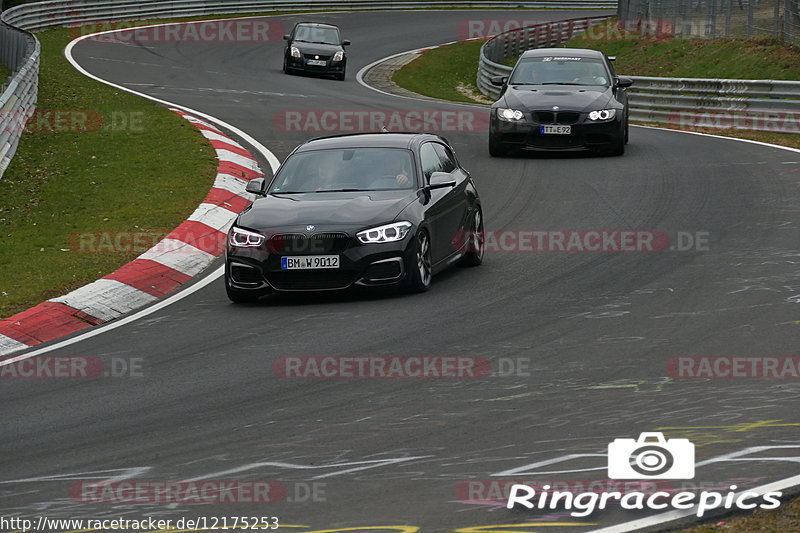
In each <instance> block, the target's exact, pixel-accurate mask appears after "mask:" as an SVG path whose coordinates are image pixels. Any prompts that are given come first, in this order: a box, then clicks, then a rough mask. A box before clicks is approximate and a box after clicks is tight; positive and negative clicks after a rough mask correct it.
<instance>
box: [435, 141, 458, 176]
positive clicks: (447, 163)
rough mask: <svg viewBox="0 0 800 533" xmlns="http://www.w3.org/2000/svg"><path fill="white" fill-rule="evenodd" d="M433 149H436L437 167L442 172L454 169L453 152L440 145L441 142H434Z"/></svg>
mask: <svg viewBox="0 0 800 533" xmlns="http://www.w3.org/2000/svg"><path fill="white" fill-rule="evenodd" d="M433 148H434V150H436V155H437V157H438V158H439V167H440V168H441V169H442V172H452V171H454V170H455V169H456V161H455V158H454V157H453V154H452V153H451V152H450V150H449V149H448V148H447V147H446V146H444V145H442V144H438V143H437V144H434V145H433Z"/></svg>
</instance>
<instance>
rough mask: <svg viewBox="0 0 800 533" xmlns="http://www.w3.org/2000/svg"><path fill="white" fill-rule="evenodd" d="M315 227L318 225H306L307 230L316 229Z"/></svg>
mask: <svg viewBox="0 0 800 533" xmlns="http://www.w3.org/2000/svg"><path fill="white" fill-rule="evenodd" d="M315 227H316V226H312V225H311V224H309V225H308V226H306V231H314V228H315Z"/></svg>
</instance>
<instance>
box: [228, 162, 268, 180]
mask: <svg viewBox="0 0 800 533" xmlns="http://www.w3.org/2000/svg"><path fill="white" fill-rule="evenodd" d="M218 172H219V173H220V174H230V175H231V176H235V177H237V178H242V179H244V180H247V181H250V180H252V179H255V178H262V177H264V174H262V173H261V172H257V171H255V170H252V169H250V168H247V167H243V166H242V165H239V164H237V163H233V162H231V161H220V162H219V169H218Z"/></svg>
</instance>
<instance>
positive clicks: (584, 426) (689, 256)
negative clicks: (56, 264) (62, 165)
mask: <svg viewBox="0 0 800 533" xmlns="http://www.w3.org/2000/svg"><path fill="white" fill-rule="evenodd" d="M530 13H534V14H535V16H536V18H553V19H562V18H570V17H573V16H580V15H584V14H587V13H586V12H581V13H580V14H578V15H576V14H575V13H567V12H557V11H547V12H527V13H525V17H524V18H533V15H531V14H530ZM308 18H309V17H308V16H287V17H275V18H272V19H270V20H271V21H273V22H275V21H280V22H282V23H283V24H284V25H285V26H286V28H287V32H288V29H290V28H291V26H292V25H293V24H294V22H296V21H298V20H305V19H308ZM492 18H500V19H504V18H505V19H507V18H520V12H519V11H518V12H513V11H511V12H505V13H504V12H489V11H479V12H466V11H441V12H438V11H436V12H425V13H414V12H400V13H393V12H378V13H352V14H345V13H339V14H324V15H314V16H313V19H316V20H322V21H326V22H333V23H335V24H337V25H339V26H340V28H341V29H342V33H343V37H344V38H346V39H350V40H352V42H353V44H352V46H351V47H349V48H348V54H349V56H348V57H349V62H348V76H347V80H346V81H344V82H338V81H334V80H330V79H318V78H313V77H305V76H287V75H284V74H283V73H282V72H281V71H280V67H281V53H282V50H283V41H277V40H276V41H273V42H268V43H263V42H227V43H197V42H192V43H175V42H160V43H148V44H147V45H146V46H145V45H136V44H132V43H104V42H92V41H89V40H87V41H83V42H81V43H80V44H78V45H77V46H76V47H75V49H74V56H75V58H76V59H77V61H78V62H79V63H80V64H81V65H82V66H83V67H84V68H85V69H86V70H88V71H89V72H91V73H92V74H94V75H96V76H99V77H101V78H104V79H107V80H109V81H112V82H114V83H117V84H121V85H123V86H126V87H129V88H131V89H133V90H136V91H140V92H143V93H146V94H148V95H151V96H154V97H156V98H160V99H164V100H167V101H170V102H174V103H178V104H182V105H185V106H187V107H190V108H192V109H195V110H198V111H201V112H203V113H207V114H209V115H213V116H215V117H218V118H220V119H222V120H224V121H227V122H228V123H230V124H232V125H234V126H236V127H237V128H239V129H241V130H243V131H245V132H247V133H249V134H250V135H251V136H253V137H254V138H256V139H257V140H258V141H259V142H261V143H262V144H263V145H265V146H266V147H268V148H269V149H270V150H271V151H272V152H273V153H274V154H275V155H276V156H277V157H278V158H279V159H281V160H282V159H283V158H284V157H285V156H286V155H287V154H288V153H289V151H290V150H291V149H292V148H293V147H294V146H296V145H297V144H298V143H300V142H302V141H303V140H305V139H308V138H310V137H314V136H319V135H324V134H325V133H326V132H316V131H280V129H282V128H281V127H280V124H281V119H280V117H283V116H285V113H286V112H287V111H308V110H312V111H314V112H317V111H318V112H320V113H322V112H324V111H328V110H337V111H359V110H361V111H363V110H369V111H376V112H384V113H389V114H390V113H392V112H394V111H409V110H411V111H415V110H416V111H422V110H439V111H444V110H450V111H453V110H455V111H469V112H472V113H475V116H476V117H478V116H480V115H481V114H482V113H483V114H485V113H487V111H485V110H483V109H480V108H476V107H469V106H457V105H448V104H442V103H436V102H430V101H427V102H422V101H416V100H411V99H405V98H398V97H393V96H389V95H384V94H381V93H378V92H375V91H372V90H370V89H368V88H366V87H363V86H361V85H359V84H358V83H357V82H356V79H355V78H356V76H355V74H356V72H357V71H358V70H359V69H361V68H362V67H363V66H365V65H367V64H369V63H372V62H373V61H376V60H378V59H380V58H383V57H386V56H389V55H392V54H395V53H398V52H402V51H405V50H410V49H414V48H419V47H424V46H431V45H435V44H439V43H443V42H447V41H452V40H455V39H458V38H459V37H461V35H459V30H458V28H459V23H461V24H463V23H464V20H465V19H466V20H471V19H492ZM462 27H463V26H462ZM281 33H283V32H281ZM623 74H624V73H623ZM276 117H278V118H277V119H276ZM284 124H285V123H284ZM477 129H478V131H464V130H467V128H462V129H461V130H459V128H455V129H454V131H445V132H443V135H445V136H446V137H447V138H448V139H449V140H450V141H451V142H452V143H453V144H454V146H455V148H456V150H457V155H458V156H459V158H460V160H461V162H462V164H463V165H464V166H465V167H466V168H467V169H468V170H469V171H470V172H471V173H472V174H473V176H474V177H475V179H476V181H477V184H478V188H479V191H480V193H481V196H482V200H483V207H484V213H485V220H486V229H487V231H489V232H492V233H493V234H494V235H501V236H502V235H510V236H512V237H513V236H515V235H519V232H526V231H531V230H551V231H568V230H595V231H613V230H641V231H661V232H664V233H665V234H666V235H668V236H669V237H670V246H671V249H665V250H663V251H653V252H648V253H640V252H622V253H613V252H608V253H600V252H553V253H547V252H532V251H526V249H524V246H519V247H517V248H518V249H516V250H511V249H509V248H508V247H506V246H505V245H503V244H502V243H499V244H498V245H497V246H495V247H494V248H492V247H490V249H489V250H488V251H487V254H486V259H485V262H484V264H483V265H482V266H481V267H478V268H472V269H467V268H454V269H451V270H449V271H447V272H446V273H443V274H442V275H440V276H438V277H436V278H434V283H433V287H432V289H431V290H430V291H429V292H427V293H424V294H421V295H413V296H412V295H404V294H398V293H396V292H392V291H384V292H379V293H376V294H371V293H366V294H364V293H346V294H334V295H330V294H325V295H303V296H281V297H273V298H268V299H267V300H265V301H263V302H260V303H259V304H254V305H233V304H231V303H230V302H229V301H228V299H227V298H226V296H225V291H224V287H223V284H222V280H221V279H217V280H215V281H213V282H212V283H210V284H209V285H207V286H206V287H204V288H202V289H201V290H198V291H196V292H194V293H192V294H190V295H189V296H187V297H185V298H183V299H181V300H179V301H177V302H175V303H173V304H172V305H170V306H168V307H165V308H163V309H161V310H159V311H157V312H155V313H152V314H150V315H148V316H145V317H143V318H141V319H139V320H136V321H133V322H132V323H130V324H127V325H124V326H122V327H118V328H116V329H113V330H111V331H109V332H108V333H104V334H100V335H96V336H93V337H91V338H88V339H85V340H81V341H79V342H76V343H73V344H71V345H68V346H64V347H61V348H58V349H56V350H54V351H51V352H49V353H48V354H47V355H48V356H64V357H66V356H93V357H99V358H101V359H102V360H103V361H104V362H105V363H106V365H107V368H112V366H113V365H117V366H120V365H126V364H127V365H128V366H129V367H130V365H141V366H140V368H139V367H137V368H139V370H138V371H136V372H127V373H126V372H125V371H123V370H120V372H119V373H121V374H124V375H123V376H119V377H108V378H98V379H92V380H80V379H71V380H70V379H65V380H58V379H36V380H25V379H4V380H3V381H2V386H0V405H1V406H2V412H3V424H2V426H0V427H1V429H0V515H3V516H10V515H15V516H25V517H40V516H47V517H48V518H116V517H124V518H131V519H135V518H142V517H157V518H164V519H166V518H170V519H177V518H180V517H194V518H196V517H198V516H205V517H209V519H210V518H211V517H234V516H248V517H252V516H257V517H261V516H275V517H278V518H279V519H280V523H281V524H284V525H295V526H304V527H294V528H287V527H282V529H281V530H285V531H300V532H307V531H327V530H354V529H347V528H361V529H357V530H358V531H374V532H380V533H383V532H384V531H412V532H413V531H415V530H414V529H413V528H414V527H418V528H420V529H419V531H421V532H450V531H455V530H461V531H476V529H474V528H477V527H479V526H492V525H499V524H525V523H527V524H533V523H538V524H539V525H538V526H533V525H531V526H527V527H517V528H513V527H512V526H506V527H505V528H497V527H494V528H485V529H480V531H500V530H504V531H508V530H511V531H589V530H594V529H598V528H600V527H602V526H610V525H614V524H620V523H624V522H627V521H630V520H634V519H638V518H642V517H644V516H647V514H646V513H643V512H636V511H628V510H623V509H620V508H619V507H618V506H614V505H611V506H609V508H608V509H606V510H604V511H598V512H596V513H594V514H592V515H591V516H588V517H582V518H580V517H574V516H570V514H569V512H568V511H565V510H564V509H554V510H544V511H542V510H536V509H534V510H532V511H526V510H517V509H514V510H507V509H505V506H504V503H505V502H504V499H503V498H502V497H498V496H497V493H496V491H497V488H498V487H500V486H501V485H502V484H503V483H504V482H506V481H508V480H514V481H522V480H525V481H532V480H537V482H544V481H551V482H557V481H563V482H572V483H573V484H574V483H576V482H579V483H582V484H583V485H588V484H589V482H590V481H591V480H601V481H603V482H604V483H605V482H607V475H606V458H605V456H604V454H605V453H606V447H607V445H608V444H609V443H610V442H612V441H614V439H617V438H635V437H637V436H638V435H639V433H640V432H653V431H663V432H664V433H665V435H666V436H667V437H670V438H688V439H690V440H691V441H692V442H693V443H694V444H695V446H696V458H697V470H696V476H695V478H694V479H692V480H689V481H670V482H669V483H670V484H671V487H672V488H673V489H680V488H700V487H705V488H714V489H715V490H719V491H721V492H723V493H726V492H727V490H728V487H729V486H730V485H732V484H735V485H737V486H738V487H739V489H742V488H749V487H755V486H761V485H764V484H766V483H769V482H773V481H778V480H782V479H786V478H790V477H792V476H797V475H798V474H800V464H798V463H800V432H799V431H798V429H799V428H800V416H799V415H798V406H800V387H799V386H798V381H797V380H796V379H774V378H773V379H752V378H750V379H748V378H741V379H684V378H680V377H675V376H672V377H670V373H669V372H668V369H667V365H668V362H669V360H670V358H673V357H677V356H709V357H711V356H797V355H800V354H798V352H797V350H798V344H797V339H798V338H800V268H798V265H800V251H799V250H798V243H800V154H798V153H796V152H791V151H787V150H779V149H775V148H771V147H767V146H760V145H756V144H752V143H742V142H736V141H731V140H723V139H718V138H712V137H705V136H697V135H690V134H685V133H678V132H670V131H661V130H655V129H646V128H632V130H631V142H630V144H629V145H628V147H627V152H626V154H625V155H624V156H623V157H582V156H567V157H564V156H561V157H546V156H540V157H521V158H507V159H493V158H490V157H489V154H488V147H487V131H486V129H485V127H484V128H483V129H481V128H477ZM262 166H263V168H265V169H267V168H269V167H268V166H267V165H266V164H263V165H262ZM504 232H505V233H504ZM509 238H511V237H509ZM690 240H691V241H692V242H691V244H689V241H690ZM698 241H699V245H698ZM504 242H506V243H508V242H510V241H504ZM512 247H513V246H512ZM519 248H523V249H519ZM219 264H221V261H219ZM212 270H214V269H210V270H209V273H210V272H211V271H212ZM289 356H455V357H477V358H485V359H487V360H489V361H490V362H491V370H492V372H491V373H490V374H488V375H485V376H483V377H477V378H472V379H452V378H450V379H449V378H443V379H283V378H280V377H278V376H276V374H275V373H274V371H273V362H274V361H276V359H278V358H280V357H289ZM129 370H130V368H129ZM795 377H796V376H795ZM778 446H782V448H778ZM754 447H765V448H757V449H751V448H754ZM99 480H110V481H116V482H119V481H140V482H151V483H155V482H157V481H171V482H177V481H193V480H237V481H239V482H242V483H246V482H252V481H259V482H261V481H271V482H273V483H275V484H276V485H275V486H278V485H279V484H282V486H283V487H285V488H286V495H285V498H283V499H282V501H279V502H274V503H269V504H263V503H262V504H259V505H255V504H248V503H241V502H240V503H235V504H231V503H210V504H205V505H198V504H194V503H191V501H181V502H178V503H171V504H169V505H165V504H164V503H161V502H155V501H153V502H148V501H135V502H133V503H119V502H117V503H86V502H84V501H81V500H80V498H77V499H76V498H74V497H73V496H74V487H75V484H76V483H80V482H86V481H99ZM470 480H472V481H473V482H476V481H477V482H479V484H478V485H475V484H473V485H469V481H470ZM492 481H494V485H492V483H491V482H492ZM470 488H471V490H470ZM275 490H276V491H277V490H278V489H275ZM71 491H73V492H71ZM492 491H495V493H494V494H493V493H492ZM273 494H275V493H273ZM652 514H655V513H652ZM389 526H393V527H389ZM400 526H407V527H405V528H403V527H400ZM65 529H66V528H65Z"/></svg>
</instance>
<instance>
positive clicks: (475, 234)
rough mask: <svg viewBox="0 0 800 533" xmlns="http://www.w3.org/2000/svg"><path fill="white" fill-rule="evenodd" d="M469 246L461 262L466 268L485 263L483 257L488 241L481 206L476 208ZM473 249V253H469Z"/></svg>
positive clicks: (467, 244)
mask: <svg viewBox="0 0 800 533" xmlns="http://www.w3.org/2000/svg"><path fill="white" fill-rule="evenodd" d="M465 244H466V246H467V250H468V251H467V253H466V254H464V258H463V259H462V260H461V261H462V263H463V264H464V265H465V266H471V267H472V266H478V265H480V264H481V263H483V255H484V253H485V252H486V239H485V237H484V234H483V212H482V211H481V208H480V206H477V207H476V208H475V213H474V214H473V215H472V230H471V233H470V235H469V240H468V242H466V243H465ZM470 249H472V251H469V250H470Z"/></svg>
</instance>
